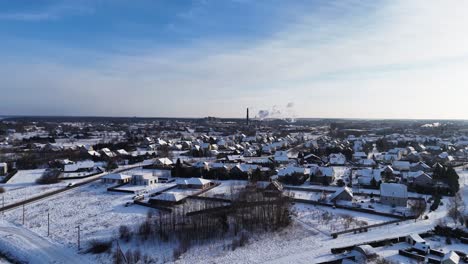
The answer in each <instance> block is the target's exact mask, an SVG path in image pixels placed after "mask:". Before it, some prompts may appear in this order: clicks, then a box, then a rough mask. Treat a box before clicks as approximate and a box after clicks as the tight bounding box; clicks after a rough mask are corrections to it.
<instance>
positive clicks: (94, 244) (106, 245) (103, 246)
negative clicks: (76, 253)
mask: <svg viewBox="0 0 468 264" xmlns="http://www.w3.org/2000/svg"><path fill="white" fill-rule="evenodd" d="M89 244H90V246H89V248H88V249H87V250H86V253H92V254H101V253H104V252H108V251H109V250H110V249H111V247H112V241H99V240H92V241H91V242H90V243H89Z"/></svg>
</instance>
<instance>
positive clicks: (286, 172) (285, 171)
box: [278, 165, 310, 177]
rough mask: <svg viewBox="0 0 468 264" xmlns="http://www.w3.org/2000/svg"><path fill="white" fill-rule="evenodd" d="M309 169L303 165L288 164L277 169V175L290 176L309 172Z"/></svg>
mask: <svg viewBox="0 0 468 264" xmlns="http://www.w3.org/2000/svg"><path fill="white" fill-rule="evenodd" d="M309 173H310V172H309V169H308V168H303V167H295V166H292V165H290V166H288V167H285V168H281V169H279V170H278V177H284V176H291V175H293V174H303V175H305V174H309Z"/></svg>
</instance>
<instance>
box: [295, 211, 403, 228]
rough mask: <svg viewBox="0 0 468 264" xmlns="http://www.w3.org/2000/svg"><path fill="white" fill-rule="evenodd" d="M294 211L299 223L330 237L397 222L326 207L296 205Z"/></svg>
mask: <svg viewBox="0 0 468 264" xmlns="http://www.w3.org/2000/svg"><path fill="white" fill-rule="evenodd" d="M294 209H295V212H296V214H297V219H298V220H299V221H301V222H302V223H304V224H307V225H308V226H309V227H311V228H313V229H315V230H317V231H320V232H323V233H325V234H328V235H329V234H330V233H332V232H337V231H343V230H347V229H352V228H356V227H359V226H365V225H373V224H379V223H383V222H388V221H392V220H395V218H390V217H384V216H379V215H373V214H364V213H360V212H354V211H349V210H344V209H333V208H331V207H324V206H313V205H304V204H296V206H295V207H294Z"/></svg>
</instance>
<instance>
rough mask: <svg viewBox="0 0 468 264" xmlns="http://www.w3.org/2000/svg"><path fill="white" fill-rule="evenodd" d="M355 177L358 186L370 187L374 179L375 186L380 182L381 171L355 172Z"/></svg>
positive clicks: (366, 170)
mask: <svg viewBox="0 0 468 264" xmlns="http://www.w3.org/2000/svg"><path fill="white" fill-rule="evenodd" d="M356 177H357V179H358V183H359V184H360V185H367V186H371V185H372V182H373V181H372V179H374V181H375V184H376V185H377V184H379V183H380V182H382V170H381V169H362V170H357V171H356Z"/></svg>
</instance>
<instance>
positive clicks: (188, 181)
mask: <svg viewBox="0 0 468 264" xmlns="http://www.w3.org/2000/svg"><path fill="white" fill-rule="evenodd" d="M210 182H211V181H210V180H205V179H202V178H190V179H186V180H181V181H179V184H183V185H205V184H208V183H210Z"/></svg>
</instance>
